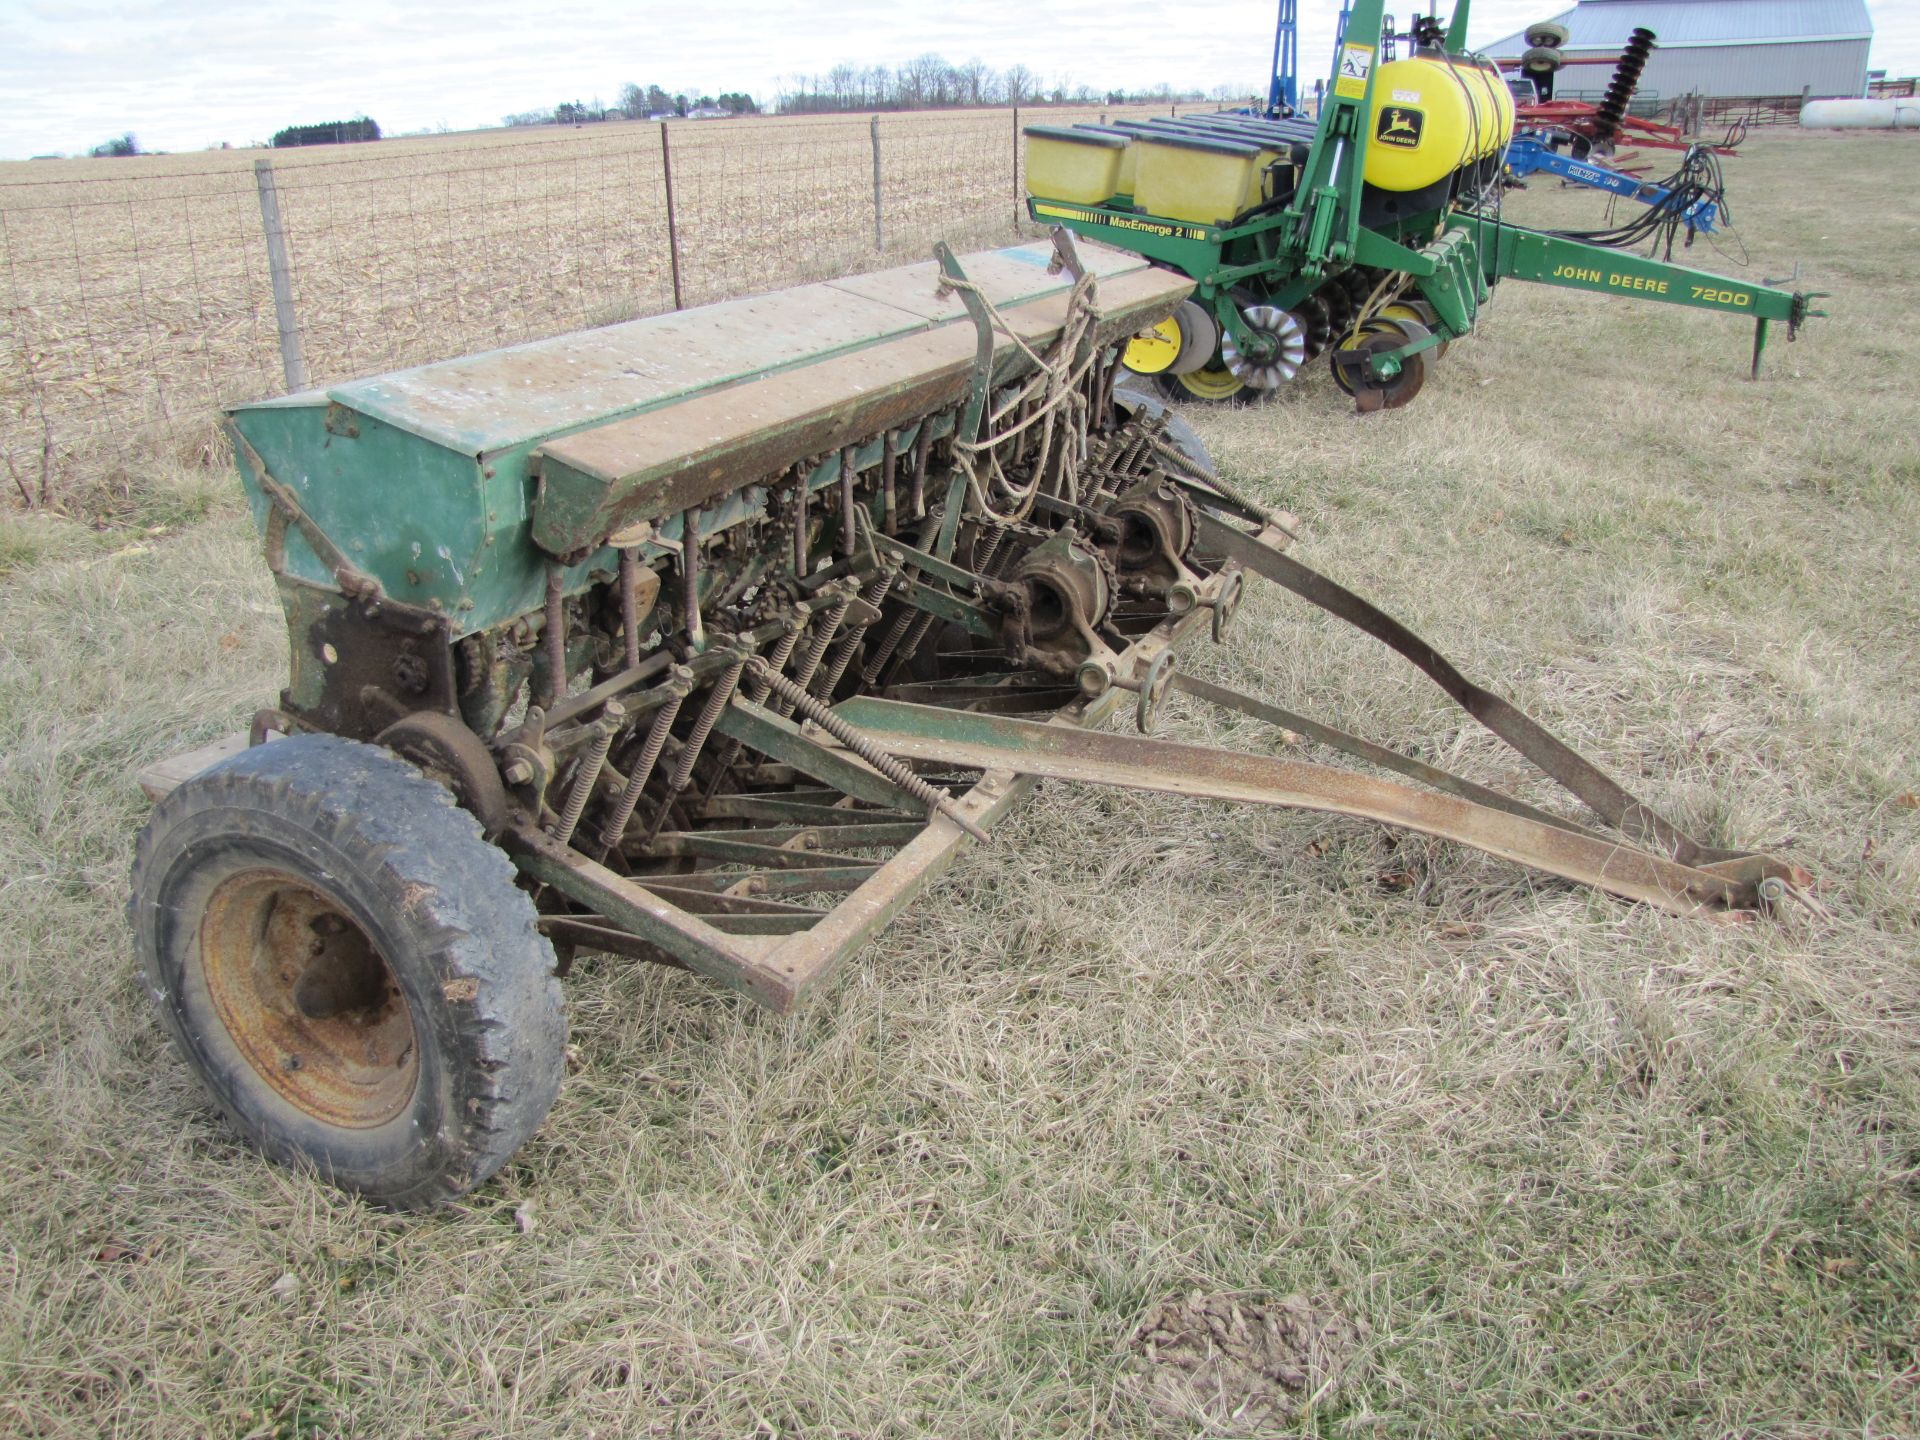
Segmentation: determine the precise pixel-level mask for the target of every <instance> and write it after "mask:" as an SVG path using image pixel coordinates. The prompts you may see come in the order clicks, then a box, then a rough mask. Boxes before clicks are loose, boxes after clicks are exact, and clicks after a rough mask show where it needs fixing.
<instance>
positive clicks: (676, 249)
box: [660, 120, 686, 310]
mask: <svg viewBox="0 0 1920 1440" xmlns="http://www.w3.org/2000/svg"><path fill="white" fill-rule="evenodd" d="M660 174H661V177H662V178H663V179H664V180H665V181H666V184H667V259H668V261H669V262H670V263H671V264H672V266H673V308H674V309H676V310H682V309H685V308H686V307H685V306H683V305H682V304H681V303H680V225H679V221H678V219H677V218H676V217H675V215H674V213H673V155H672V152H670V151H669V150H668V149H667V122H666V121H664V120H662V121H661V122H660Z"/></svg>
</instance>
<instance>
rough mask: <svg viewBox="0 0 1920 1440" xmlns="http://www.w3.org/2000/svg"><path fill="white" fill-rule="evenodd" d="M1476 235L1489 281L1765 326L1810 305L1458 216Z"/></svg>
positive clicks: (1762, 288) (1459, 227)
mask: <svg viewBox="0 0 1920 1440" xmlns="http://www.w3.org/2000/svg"><path fill="white" fill-rule="evenodd" d="M1449 228H1450V229H1451V230H1453V231H1455V232H1461V233H1465V234H1467V235H1470V236H1472V237H1473V240H1474V242H1475V244H1476V246H1477V247H1478V249H1479V252H1480V258H1481V263H1482V267H1483V269H1484V273H1485V275H1486V277H1487V278H1488V279H1490V280H1491V279H1498V278H1500V277H1502V276H1511V277H1512V278H1514V279H1516V280H1531V281H1534V282H1536V283H1538V284H1541V285H1558V286H1561V287H1563V288H1565V289H1571V290H1594V291H1598V292H1599V293H1601V294H1603V295H1625V296H1627V297H1628V298H1629V299H1632V300H1657V301H1660V302H1662V303H1664V304H1668V305H1686V306H1690V307H1692V308H1694V309H1697V310H1718V311H1720V312H1722V313H1723V314H1732V315H1748V316H1752V317H1753V318H1755V319H1759V320H1797V319H1799V318H1800V314H1799V313H1797V312H1803V311H1804V309H1805V304H1804V301H1803V300H1801V299H1800V298H1799V297H1796V296H1795V295H1794V294H1793V293H1792V292H1790V291H1787V290H1775V289H1773V288H1771V287H1770V286H1766V285H1756V284H1754V283H1753V282H1752V281H1748V280H1732V279H1729V278H1728V277H1726V276H1725V275H1715V274H1714V273H1712V272H1711V271H1708V270H1693V269H1689V268H1688V267H1686V266H1684V265H1673V264H1670V263H1668V262H1666V261H1663V260H1655V259H1653V258H1652V257H1650V256H1646V255H1635V254H1633V253H1632V252H1630V251H1626V250H1610V249H1608V248H1606V247H1605V246H1601V245H1588V244H1585V243H1583V242H1581V241H1578V240H1567V239H1563V238H1562V237H1560V236H1558V235H1547V234H1543V233H1542V232H1540V231H1538V230H1525V229H1522V228H1521V227H1519V226H1518V225H1503V224H1500V223H1498V222H1497V221H1493V220H1483V219H1480V218H1479V217H1477V216H1472V215H1459V216H1456V217H1455V218H1454V220H1453V222H1452V224H1451V226H1450V227H1449Z"/></svg>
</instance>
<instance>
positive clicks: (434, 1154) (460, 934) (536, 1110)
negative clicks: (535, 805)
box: [127, 735, 567, 1210]
mask: <svg viewBox="0 0 1920 1440" xmlns="http://www.w3.org/2000/svg"><path fill="white" fill-rule="evenodd" d="M260 868H271V869H277V870H280V871H283V872H285V873H288V874H290V875H292V876H294V877H295V878H297V879H298V880H300V881H301V882H302V883H303V884H305V885H307V886H310V887H311V888H313V889H315V890H318V891H320V892H322V893H323V894H325V895H326V896H327V897H328V898H329V899H331V900H332V901H333V902H334V903H335V904H337V905H338V906H339V907H340V908H341V909H342V910H344V911H346V912H347V913H348V914H350V915H351V916H352V917H353V918H354V919H355V920H356V922H357V923H358V924H359V925H360V927H361V929H362V930H363V931H364V932H365V933H366V935H367V937H368V938H369V939H370V940H372V941H373V943H374V944H375V945H376V947H377V948H378V949H379V950H380V952H381V954H382V957H383V958H384V959H385V960H386V962H387V965H388V967H389V968H390V969H391V971H392V973H393V975H394V978H395V980H396V981H397V982H398V984H399V986H400V988H401V991H402V993H403V994H404V996H405V998H406V1001H407V1004H408V1007H409V1009H410V1011H411V1012H412V1017H413V1022H414V1036H415V1043H416V1045H417V1046H418V1048H419V1052H420V1053H419V1056H418V1079H417V1083H416V1085H415V1087H414V1091H413V1094H412V1096H411V1098H410V1100H409V1101H407V1102H406V1104H405V1106H404V1108H402V1109H401V1111H400V1112H399V1113H398V1114H397V1115H396V1116H395V1117H394V1118H393V1119H391V1120H389V1121H387V1122H386V1123H384V1124H381V1125H378V1126H374V1127H370V1128H362V1129H355V1128H349V1127H345V1126H341V1125H337V1124H331V1123H328V1122H327V1121H325V1120H322V1119H319V1118H316V1117H315V1116H313V1115H311V1114H309V1113H308V1112H307V1111H305V1110H303V1109H301V1108H300V1107H298V1106H296V1105H295V1104H293V1103H292V1102H291V1101H290V1100H288V1099H286V1098H284V1097H283V1096H282V1095H281V1094H280V1093H279V1092H278V1091H277V1090H275V1089H274V1088H273V1087H272V1086H271V1085H270V1084H269V1083H268V1082H266V1081H265V1080H263V1079H262V1078H261V1076H260V1075H259V1073H258V1072H257V1071H256V1070H255V1069H254V1068H253V1066H252V1065H251V1063H250V1062H248V1061H247V1060H246V1059H244V1058H243V1057H242V1055H241V1053H240V1051H239V1050H238V1048H237V1047H236V1046H235V1043H234V1041H233V1040H232V1038H231V1037H230V1035H229V1034H228V1032H227V1030H226V1028H225V1026H224V1025H223V1024H222V1023H221V1021H220V1020H219V1017H218V1014H217V1012H216V1011H215V1010H214V1009H213V1007H212V1005H211V1004H210V1002H209V999H208V995H207V991H206V982H205V980H204V978H199V979H197V976H198V975H199V969H198V964H197V956H198V948H199V932H200V928H201V919H202V916H203V915H204V912H205V907H206V903H207V900H208V898H209V897H210V896H211V895H212V894H213V892H214V890H215V888H216V887H217V886H218V885H219V883H220V882H221V881H222V880H224V879H227V878H229V877H231V876H233V875H236V874H239V873H241V872H243V871H246V870H252V869H260ZM514 880H515V871H514V867H513V865H512V863H511V862H510V861H509V860H508V859H507V857H506V855H505V854H504V853H503V852H502V851H500V850H499V849H498V848H497V847H495V846H493V845H490V844H488V843H487V842H486V840H485V839H483V838H482V836H481V833H480V827H479V824H478V822H477V821H475V819H474V818H473V816H471V815H469V814H468V813H467V812H466V811H464V810H462V809H460V808H459V807H458V806H457V805H456V804H455V803H454V799H453V796H452V795H451V794H450V793H449V792H448V791H447V790H446V789H445V788H444V787H442V786H440V785H438V784H435V783H434V782H433V781H431V780H429V779H427V778H426V777H425V776H424V775H422V774H421V773H420V772H419V771H418V770H416V769H415V768H414V767H413V766H411V765H409V764H407V763H406V762H404V761H402V760H400V759H399V758H398V757H396V756H394V755H392V754H390V753H388V752H387V751H384V750H381V749H377V748H375V747H374V746H371V745H363V744H360V743H359V742H357V741H352V740H344V739H341V738H339V737H337V736H332V735H299V736H294V737H292V738H290V739H286V740H276V741H272V742H269V743H267V744H264V745H257V746H255V747H253V748H252V749H250V750H247V751H245V752H243V753H242V754H240V755H237V756H235V757H233V758H232V759H230V760H227V761H224V762H222V763H221V764H219V765H217V766H215V767H214V768H212V769H211V770H208V771H206V772H204V773H202V774H200V775H198V776H196V777H194V778H193V779H191V780H189V781H187V782H186V783H185V784H183V785H181V786H179V787H178V788H177V789H175V790H174V791H173V792H172V793H171V794H169V795H168V796H166V797H165V798H164V799H163V800H162V801H161V802H160V804H159V805H158V806H157V807H155V810H154V813H153V818H152V819H151V820H150V821H149V823H148V825H147V827H146V829H145V830H144V831H143V832H142V833H141V836H140V841H139V845H138V848H137V850H136V853H135V858H134V864H133V894H132V898H131V899H130V900H129V902H128V905H127V916H128V920H129V922H130V924H131V926H132V928H133V938H134V954H135V958H136V960H137V962H138V964H139V967H140V973H141V980H142V983H143V984H144V986H145V988H146V990H147V992H148V994H149V995H150V996H151V997H152V999H153V1002H154V1004H155V1006H156V1007H157V1008H158V1010H159V1012H160V1018H161V1021H162V1023H163V1024H164V1025H165V1026H166V1028H167V1030H168V1031H169V1032H170V1033H171V1034H172V1036H173V1039H174V1042H175V1044H176V1045H178V1047H179V1048H180V1051H181V1053H182V1054H183V1055H184V1056H185V1057H186V1059H187V1062H188V1064H189V1065H190V1066H191V1067H192V1069H193V1070H194V1071H195V1072H196V1073H197V1074H198V1075H199V1077H200V1079H201V1080H202V1081H203V1082H204V1083H205V1084H206V1086H207V1088H208V1090H209V1091H210V1092H211V1093H212V1096H213V1099H214V1102H215V1104H216V1105H217V1106H218V1107H219V1109H220V1110H221V1112H222V1113H223V1114H224V1115H225V1116H226V1117H227V1119H228V1120H229V1121H230V1122H231V1123H232V1124H233V1126H234V1127H235V1128H236V1129H237V1130H239V1131H240V1133H241V1134H242V1135H243V1136H245V1137H246V1139H247V1140H248V1141H249V1142H250V1143H251V1144H253V1145H254V1146H255V1147H256V1148H258V1149H259V1150H261V1151H263V1152H264V1153H265V1154H266V1155H268V1156H269V1157H271V1158H273V1159H275V1160H278V1161H281V1162H283V1163H288V1164H292V1165H295V1166H300V1165H311V1166H312V1167H313V1168H314V1169H316V1170H317V1171H318V1172H319V1174H320V1176H321V1177H322V1178H323V1179H325V1180H327V1181H330V1182H331V1183H333V1184H335V1185H338V1186H340V1187H341V1188H343V1189H346V1190H351V1191H355V1192H358V1193H359V1194H362V1195H365V1196H366V1197H368V1198H369V1199H371V1200H374V1201H376V1202H378V1203H380V1204H382V1205H386V1206H389V1207H392V1208H395V1209H403V1210H425V1209H429V1208H431V1207H433V1206H435V1205H439V1204H443V1203H445V1202H446V1201H448V1200H451V1199H453V1198H454V1197H456V1196H458V1195H461V1194H463V1193H465V1192H466V1191H468V1190H471V1189H472V1188H473V1187H475V1186H476V1185H479V1184H480V1183H482V1182H483V1181H485V1180H486V1179H487V1178H488V1177H490V1176H491V1175H493V1173H494V1172H495V1171H497V1170H498V1169H499V1168H500V1167H501V1166H502V1165H504V1164H505V1163H506V1162H507V1159H508V1158H509V1157H510V1156H511V1155H512V1154H513V1153H514V1151H516V1150H518V1149H519V1148H520V1146H521V1144H522V1143H524V1142H525V1141H526V1140H527V1138H528V1137H529V1136H531V1135H532V1134H533V1133H534V1131H535V1130H537V1129H538V1128H539V1126H540V1123H541V1122H542V1121H543V1120H544V1119H545V1118H546V1115H547V1112H548V1111H549V1110H550V1109H551V1108H552V1106H553V1102H554V1100H555V1098H556V1097H557V1096H558V1095H559V1093H560V1083H561V1079H562V1077H563V1075H564V1073H565V1067H566V1039H567V1023H566V1010H565V1006H564V1004H563V1002H562V999H561V993H560V984H559V981H558V979H557V978H556V977H555V973H554V971H555V961H554V955H553V950H552V947H551V946H549V945H548V943H547V941H546V938H545V937H544V936H542V935H541V934H540V932H539V929H538V925H537V916H536V913H535V911H534V907H533V902H532V901H531V900H530V899H529V898H528V896H527V895H526V893H525V892H524V891H522V890H521V889H519V887H518V886H517V885H516V884H515V883H514Z"/></svg>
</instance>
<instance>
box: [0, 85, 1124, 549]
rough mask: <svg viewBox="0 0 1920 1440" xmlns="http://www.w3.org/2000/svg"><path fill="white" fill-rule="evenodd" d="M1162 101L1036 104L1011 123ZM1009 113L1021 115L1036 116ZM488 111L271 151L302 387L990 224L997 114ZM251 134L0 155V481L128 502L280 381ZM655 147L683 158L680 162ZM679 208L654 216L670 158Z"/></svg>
mask: <svg viewBox="0 0 1920 1440" xmlns="http://www.w3.org/2000/svg"><path fill="white" fill-rule="evenodd" d="M1102 113H1108V114H1110V115H1112V116H1113V117H1115V118H1118V117H1120V116H1122V115H1128V114H1131V115H1136V116H1137V115H1143V114H1147V113H1160V112H1159V111H1158V107H1155V108H1154V110H1153V111H1151V112H1150V111H1149V110H1148V109H1147V108H1146V107H1134V108H1132V109H1130V110H1127V109H1114V110H1111V111H1108V112H1102V111H1100V110H1098V109H1078V110H1075V109H1055V108H1048V109H1045V110H1040V111H1032V110H1029V111H1026V112H1024V114H1025V120H1026V121H1031V120H1033V119H1035V118H1039V119H1044V120H1047V121H1064V120H1071V119H1087V118H1091V117H1094V116H1097V115H1100V114H1102ZM1022 123H1025V121H1023V122H1022ZM669 129H670V137H669V140H668V141H667V142H666V143H665V144H664V148H663V138H662V127H661V126H659V125H657V124H649V123H643V122H613V123H607V124H597V125H591V126H586V127H582V128H577V129H571V130H570V129H566V128H563V127H553V126H547V127H541V128H536V129H528V130H493V131H479V132H474V133H470V134H463V135H448V136H425V137H416V138H410V139H402V140H392V141H382V142H380V143H379V144H377V145H347V146H340V145H328V146H318V147H313V148H310V149H298V150H281V151H274V152H272V154H271V157H270V159H271V163H272V167H273V174H274V176H275V180H274V188H275V191H276V198H277V205H278V210H279V214H280V219H281V224H282V226H283V230H284V234H285V237H286V250H287V261H288V269H289V284H290V286H291V294H292V301H293V309H294V313H295V316H296V318H297V321H298V331H299V336H300V343H301V349H302V352H303V358H304V361H305V365H306V373H307V375H308V377H309V381H310V383H313V384H325V383H329V382H332V381H336V380H341V379H345V378H347V377H349V376H353V375H362V374H369V373H375V372H378V371H382V370H391V369H396V368H399V367H401V366H406V365H418V364H423V363H425V362H427V361H430V360H440V359H446V358H448V357H449V356H453V355H461V354H467V353H470V352H472V351H474V350H483V349H489V348H492V347H495V346H500V345H508V344H514V343H517V342H519V341H522V340H528V339H534V338H538V337H540V336H545V335H553V334H558V333H561V332H563V331H566V330H573V329H579V328H581V327H583V326H587V325H604V324H607V323H609V322H611V321H614V320H621V319H627V318H630V317H633V316H636V315H646V314H653V313H656V312H658V311H662V310H670V309H672V308H673V305H674V295H675V277H674V254H673V246H672V243H671V241H672V240H673V239H674V238H675V237H677V239H678V242H679V271H680V273H679V279H678V284H679V294H680V297H681V299H682V301H683V303H685V304H688V305H697V304H704V303H707V302H710V301H714V300H721V299H726V298H728V297H730V296H734V295H739V294H743V293H751V292H754V291H761V290H769V289H777V288H779V287H781V286H783V285H793V284H799V283H802V282H804V281H808V280H817V279H821V278H823V277H826V276H830V275H837V274H843V273H845V272H847V271H848V270H850V269H863V268H878V267H879V266H882V265H885V264H899V263H902V262H903V261H905V260H909V259H920V258H923V257H924V256H925V254H926V253H927V249H928V247H929V246H930V245H931V243H932V242H933V240H934V239H935V238H937V237H939V236H942V235H944V236H946V237H947V238H948V239H950V240H952V241H953V242H954V243H956V244H963V245H964V244H971V243H976V242H978V243H992V242H995V241H998V240H1001V239H1003V238H1004V237H1005V236H1007V235H1008V234H1009V233H1010V230H1011V227H1012V225H1013V220H1014V166H1015V163H1016V158H1017V157H1016V150H1015V146H1014V143H1013V142H1014V135H1015V117H1014V114H1013V112H1012V111H1009V110H981V111H937V112H920V113H909V114H899V115H891V114H890V115H886V116H883V117H881V118H880V121H879V128H878V144H879V149H880V157H879V158H880V175H879V177H878V180H879V190H880V195H879V204H880V212H881V222H882V224H881V230H880V233H879V234H878V235H876V232H875V224H874V205H875V178H876V177H875V175H874V145H875V135H874V132H873V131H872V130H870V128H869V117H868V116H865V115H851V116H849V115H836V116H801V117H788V118H779V119H751V120H713V121H698V122H676V123H674V124H673V125H671V126H670V127H669ZM262 156H263V152H260V151H248V150H233V151H205V152H199V153H193V154H184V155H151V156H139V157H134V158H131V159H123V160H71V161H34V162H31V163H12V164H7V163H0V471H4V472H5V473H4V477H0V485H4V486H5V487H6V489H7V490H8V491H9V492H10V493H11V494H12V495H13V497H14V498H18V497H19V496H21V495H25V496H26V497H28V498H29V499H31V500H32V501H34V502H35V503H42V504H48V505H51V506H54V507H57V508H64V509H66V510H68V511H70V512H77V513H86V514H89V515H100V514H110V515H115V516H117V517H119V518H122V519H124V518H126V517H127V515H128V512H129V511H130V510H131V509H132V508H134V507H133V503H132V502H133V498H134V495H135V493H136V492H137V491H138V490H139V489H140V488H141V481H140V472H141V469H142V467H143V466H145V465H146V464H148V463H150V461H151V460H152V458H153V456H154V455H155V454H156V453H171V454H174V455H177V456H181V457H185V458H194V457H205V456H207V455H209V454H211V453H213V452H214V451H215V450H217V449H218V444H217V441H216V440H215V437H214V433H213V431H212V429H211V428H210V425H209V417H210V416H211V415H212V414H213V412H214V410H215V409H216V408H217V407H218V406H219V405H221V404H226V403H231V402H233V401H236V400H253V399H259V398H261V397H262V396H265V395H271V394H276V393H279V391H280V389H281V386H282V373H283V372H282V361H281V352H280V344H279V332H278V328H277V324H276V316H275V311H274V306H273V299H272V290H271V285H270V271H269V265H268V256H267V248H266V240H265V233H264V220H263V217H262V212H261V204H260V197H259V194H258V191H257V188H256V182H255V178H254V171H253V166H254V163H255V162H256V160H259V159H261V158H262ZM669 162H670V164H669ZM669 168H671V172H672V215H673V222H672V224H671V226H670V225H669V221H668V213H669V211H668V171H669Z"/></svg>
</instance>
